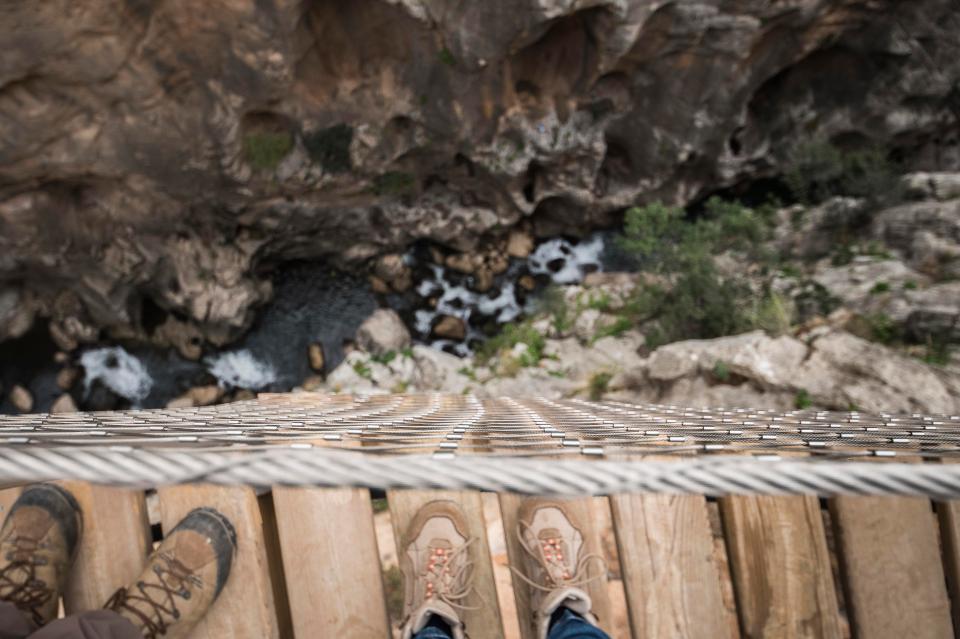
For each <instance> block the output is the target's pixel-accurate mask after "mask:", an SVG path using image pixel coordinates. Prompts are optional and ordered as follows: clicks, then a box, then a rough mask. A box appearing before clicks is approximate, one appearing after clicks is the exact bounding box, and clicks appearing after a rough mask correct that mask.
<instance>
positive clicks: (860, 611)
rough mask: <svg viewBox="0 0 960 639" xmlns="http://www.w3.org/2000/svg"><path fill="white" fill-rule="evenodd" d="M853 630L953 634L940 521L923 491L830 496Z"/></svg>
mask: <svg viewBox="0 0 960 639" xmlns="http://www.w3.org/2000/svg"><path fill="white" fill-rule="evenodd" d="M830 513H831V515H832V516H833V522H834V527H835V530H836V531H837V541H838V547H839V549H840V567H841V574H842V576H843V580H844V588H845V593H846V597H847V605H848V606H849V608H850V617H851V622H852V623H851V627H852V634H853V636H854V637H868V638H869V639H875V638H876V639H886V638H888V637H889V638H890V639H893V638H894V637H897V638H899V637H911V638H912V639H922V638H927V637H936V638H944V639H946V638H947V637H952V636H953V624H952V622H951V619H950V602H949V600H948V599H947V590H946V583H945V576H944V571H943V563H942V562H941V559H940V552H939V549H940V540H939V538H938V531H937V522H936V519H935V517H934V514H933V509H932V508H931V505H930V501H929V500H928V499H922V498H903V497H897V498H890V497H837V498H835V499H832V500H830Z"/></svg>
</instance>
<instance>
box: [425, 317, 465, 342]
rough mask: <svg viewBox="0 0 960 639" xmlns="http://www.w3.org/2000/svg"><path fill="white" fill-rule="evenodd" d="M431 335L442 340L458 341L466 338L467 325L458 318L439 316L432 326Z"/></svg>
mask: <svg viewBox="0 0 960 639" xmlns="http://www.w3.org/2000/svg"><path fill="white" fill-rule="evenodd" d="M433 334H434V335H435V336H436V337H440V338H442V339H452V340H457V341H460V340H462V339H464V338H465V337H466V336H467V325H466V323H465V322H464V321H463V320H462V319H460V318H459V317H453V316H452V315H441V316H440V317H439V320H438V321H437V323H436V324H435V325H434V326H433Z"/></svg>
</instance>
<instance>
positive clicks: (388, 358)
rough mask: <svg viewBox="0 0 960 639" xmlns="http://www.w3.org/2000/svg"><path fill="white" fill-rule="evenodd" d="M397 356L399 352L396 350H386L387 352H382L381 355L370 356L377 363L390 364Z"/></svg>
mask: <svg viewBox="0 0 960 639" xmlns="http://www.w3.org/2000/svg"><path fill="white" fill-rule="evenodd" d="M396 358H397V352H396V351H387V352H385V353H381V354H380V355H371V356H370V359H371V360H373V361H374V362H376V363H378V364H383V365H387V364H389V363H390V362H392V361H393V360H395V359H396Z"/></svg>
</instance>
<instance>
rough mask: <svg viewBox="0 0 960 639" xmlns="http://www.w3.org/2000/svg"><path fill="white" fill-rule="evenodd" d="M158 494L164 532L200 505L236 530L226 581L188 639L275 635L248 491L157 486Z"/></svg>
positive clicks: (259, 527) (258, 527)
mask: <svg viewBox="0 0 960 639" xmlns="http://www.w3.org/2000/svg"><path fill="white" fill-rule="evenodd" d="M158 493H159V495H160V516H161V522H162V524H163V529H164V530H165V531H169V530H173V527H174V526H176V525H177V523H179V521H180V520H181V519H183V517H184V516H186V514H187V513H189V512H190V511H191V510H193V509H194V508H199V507H201V506H208V507H211V508H215V509H216V510H218V511H220V512H221V513H222V514H223V515H224V516H225V517H227V519H229V520H230V522H231V523H232V524H233V526H234V528H235V529H236V531H237V554H236V556H235V558H234V562H233V567H232V570H231V572H230V578H229V579H228V580H227V585H226V586H225V587H224V589H223V592H221V593H220V596H219V597H218V598H217V600H216V601H215V602H214V604H213V607H212V608H211V609H210V610H209V611H208V612H207V614H206V615H205V616H204V617H203V619H202V620H201V621H200V623H198V624H197V626H196V627H195V628H194V630H193V631H192V632H191V633H190V635H189V636H190V639H223V638H225V637H256V638H257V639H261V638H263V639H278V638H279V636H280V631H279V624H278V622H277V614H276V611H275V610H274V599H273V587H272V585H271V583H270V571H269V567H268V564H267V553H266V546H265V541H264V531H263V520H262V518H261V515H260V509H259V507H258V504H257V496H256V494H255V493H254V491H253V489H251V488H244V487H225V486H207V485H190V486H177V487H171V488H161V489H160V490H159V491H158Z"/></svg>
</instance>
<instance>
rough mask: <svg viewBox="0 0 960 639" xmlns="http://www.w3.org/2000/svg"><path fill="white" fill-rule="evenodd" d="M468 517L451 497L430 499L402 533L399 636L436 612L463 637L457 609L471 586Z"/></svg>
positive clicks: (406, 638) (456, 637) (406, 636)
mask: <svg viewBox="0 0 960 639" xmlns="http://www.w3.org/2000/svg"><path fill="white" fill-rule="evenodd" d="M467 535H468V528H467V520H466V517H465V516H464V514H463V511H461V510H460V507H459V506H458V505H457V504H455V503H454V502H452V501H432V502H430V503H429V504H426V505H425V506H424V507H423V508H421V509H420V510H419V511H418V512H417V516H416V517H414V518H413V521H411V522H410V526H409V528H407V532H406V534H404V536H403V540H402V543H401V552H400V567H401V570H402V572H403V585H404V591H405V592H406V598H405V599H404V606H403V615H404V619H405V621H404V623H403V627H402V628H401V636H402V637H403V639H410V638H411V637H413V635H414V634H415V633H417V632H420V631H421V630H423V628H424V627H425V626H426V625H427V623H428V622H429V621H430V618H431V617H433V616H436V617H439V618H440V619H441V620H443V621H444V622H445V623H446V624H447V625H449V626H450V630H451V631H452V632H453V639H464V637H465V636H466V635H465V634H464V626H463V622H462V621H461V620H460V613H459V611H460V610H465V609H466V606H464V604H463V600H464V599H465V598H466V597H467V596H468V595H469V594H470V593H471V592H472V591H473V585H472V582H473V562H472V561H471V560H470V545H471V544H472V543H473V539H470V538H469V537H468V536H467Z"/></svg>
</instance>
